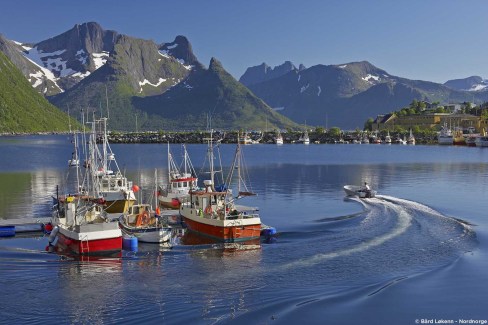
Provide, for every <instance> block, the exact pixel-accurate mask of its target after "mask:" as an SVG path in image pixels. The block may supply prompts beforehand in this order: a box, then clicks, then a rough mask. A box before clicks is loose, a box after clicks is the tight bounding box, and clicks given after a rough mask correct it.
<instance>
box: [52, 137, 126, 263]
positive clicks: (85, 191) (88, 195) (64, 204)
mask: <svg viewBox="0 0 488 325" xmlns="http://www.w3.org/2000/svg"><path fill="white" fill-rule="evenodd" d="M92 150H94V147H93V146H90V147H89V150H88V151H85V154H86V155H87V156H92V155H93V152H92ZM75 169H76V185H75V186H74V188H71V189H69V190H68V187H69V185H66V193H74V194H67V195H63V196H59V193H58V190H57V191H56V198H54V204H53V210H52V221H51V223H52V225H53V227H54V228H53V231H52V233H51V235H50V237H49V244H50V246H52V247H54V248H55V249H56V251H58V252H61V253H64V254H67V255H107V254H109V255H111V254H114V253H120V252H121V249H122V232H121V230H120V228H119V225H118V223H117V222H114V221H113V220H111V219H110V218H109V217H108V215H107V213H106V212H105V211H104V209H103V208H104V206H103V204H104V203H105V200H104V199H103V197H101V196H100V190H99V185H100V184H99V182H97V180H96V178H97V177H96V176H95V175H93V173H91V172H90V171H89V170H86V171H85V173H83V174H82V173H81V172H80V168H79V166H75ZM70 170H71V169H69V170H68V173H69V171H70ZM66 179H68V177H67V178H66ZM80 179H82V181H81V182H80ZM54 243H55V244H54Z"/></svg>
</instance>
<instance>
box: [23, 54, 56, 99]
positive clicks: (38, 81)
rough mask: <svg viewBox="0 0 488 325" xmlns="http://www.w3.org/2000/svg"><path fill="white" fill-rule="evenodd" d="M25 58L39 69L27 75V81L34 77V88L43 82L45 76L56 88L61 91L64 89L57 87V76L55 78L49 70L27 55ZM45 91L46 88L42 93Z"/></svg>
mask: <svg viewBox="0 0 488 325" xmlns="http://www.w3.org/2000/svg"><path fill="white" fill-rule="evenodd" d="M26 58H27V60H29V61H30V62H32V64H34V65H35V66H37V67H38V68H39V71H38V72H36V73H31V74H30V75H29V78H28V80H29V82H31V83H32V82H33V80H32V78H34V79H35V80H36V81H35V82H34V85H36V86H33V87H34V88H36V87H37V86H39V85H40V84H41V83H42V82H43V79H44V78H46V79H48V80H51V81H52V82H53V83H54V85H55V86H56V87H58V89H59V90H60V91H61V92H64V89H62V88H61V87H59V85H58V83H57V82H56V81H57V80H58V78H56V77H55V76H54V74H53V73H52V72H51V71H50V70H49V69H46V68H44V66H42V65H39V64H37V63H36V62H35V61H33V60H31V59H30V58H29V57H27V56H26ZM45 92H47V89H44V93H45Z"/></svg>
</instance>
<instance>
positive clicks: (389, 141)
mask: <svg viewBox="0 0 488 325" xmlns="http://www.w3.org/2000/svg"><path fill="white" fill-rule="evenodd" d="M383 143H385V144H391V136H390V130H388V133H387V134H386V136H385V140H384V141H383Z"/></svg>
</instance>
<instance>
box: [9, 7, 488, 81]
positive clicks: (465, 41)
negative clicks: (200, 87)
mask: <svg viewBox="0 0 488 325" xmlns="http://www.w3.org/2000/svg"><path fill="white" fill-rule="evenodd" d="M88 21H96V22H98V23H99V24H100V25H102V27H103V28H104V29H111V30H116V31H118V32H120V33H123V34H127V35H130V36H134V37H138V38H143V39H152V40H154V41H155V42H157V43H162V42H170V41H173V40H174V37H175V36H176V35H185V36H186V37H188V39H189V40H190V42H191V43H192V46H193V50H194V52H195V54H196V56H197V57H198V59H199V61H201V62H202V63H204V64H205V65H208V63H209V61H210V58H211V57H216V58H217V59H219V60H220V61H221V62H222V64H223V65H224V68H226V69H227V71H229V72H230V73H231V74H232V75H233V76H234V77H236V78H237V79H238V78H239V77H240V76H241V75H242V74H243V73H244V71H245V69H246V68H247V67H249V66H254V65H258V64H261V63H262V62H266V63H268V64H269V65H271V66H275V65H278V64H281V63H283V62H284V61H286V60H289V61H292V62H293V63H294V64H295V65H297V66H298V64H300V63H303V64H305V66H307V67H310V66H312V65H316V64H326V65H327V64H342V63H348V62H352V61H363V60H367V61H369V62H371V63H372V64H374V65H375V66H377V67H379V68H382V69H384V70H386V71H387V72H388V73H390V74H393V75H397V76H400V77H405V78H409V79H420V80H428V81H434V82H441V83H443V82H445V81H447V80H449V79H456V78H465V77H468V76H472V75H480V76H482V77H483V78H488V42H487V35H488V1H485V0H469V1H463V0H459V1H454V0H407V1H403V0H372V1H368V0H349V1H348V0H337V1H335V0H332V1H328V0H322V1H320V0H310V1H307V0H301V1H295V0H280V1H274V0H247V1H236V0H234V1H232V0H208V1H202V0H199V1H198V0H187V1H161V0H159V1H158V0H154V1H150V0H137V1H135V0H83V1H69V0H43V1H39V0H16V1H12V0H5V1H2V10H1V11H0V33H2V34H4V35H5V36H6V37H7V38H9V39H13V40H17V41H21V42H37V41H41V40H44V39H47V38H49V37H52V36H55V35H58V34H61V33H63V32H65V31H67V30H68V29H70V28H72V27H73V26H74V25H75V24H77V23H84V22H88Z"/></svg>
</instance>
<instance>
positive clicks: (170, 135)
mask: <svg viewBox="0 0 488 325" xmlns="http://www.w3.org/2000/svg"><path fill="white" fill-rule="evenodd" d="M69 134H70V133H69V132H33V133H30V132H26V133H0V137H21V136H43V135H69ZM241 134H242V133H241ZM359 134H360V133H358V132H357V131H351V132H343V133H342V134H341V135H331V134H329V133H327V132H323V133H317V132H310V133H309V137H310V144H336V143H352V141H353V140H354V139H359V138H360V135H359ZM237 135H238V133H237V131H215V132H214V140H215V141H220V142H221V143H237ZM248 135H249V137H250V139H251V140H252V141H254V143H261V144H274V143H275V142H274V139H275V137H276V135H277V134H276V132H275V131H268V132H249V133H248ZM281 135H282V136H283V142H284V143H285V144H293V143H295V144H296V143H301V142H300V137H301V136H302V135H303V132H302V131H299V132H298V131H291V132H290V131H289V132H283V133H281ZM397 136H400V137H403V136H404V134H403V133H400V134H396V133H391V137H392V139H395V138H396V137H397ZM108 138H109V142H110V143H127V144H130V143H168V142H169V143H205V141H206V140H205V139H206V138H208V132H206V131H168V132H163V131H145V132H119V131H112V132H110V133H109V134H108ZM380 138H381V137H380ZM341 139H342V141H341ZM415 139H416V144H424V145H437V144H438V142H437V136H433V135H428V136H424V135H415ZM392 144H396V143H392Z"/></svg>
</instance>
